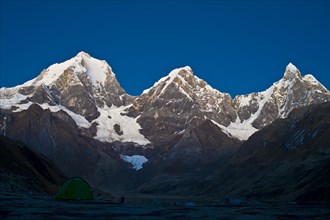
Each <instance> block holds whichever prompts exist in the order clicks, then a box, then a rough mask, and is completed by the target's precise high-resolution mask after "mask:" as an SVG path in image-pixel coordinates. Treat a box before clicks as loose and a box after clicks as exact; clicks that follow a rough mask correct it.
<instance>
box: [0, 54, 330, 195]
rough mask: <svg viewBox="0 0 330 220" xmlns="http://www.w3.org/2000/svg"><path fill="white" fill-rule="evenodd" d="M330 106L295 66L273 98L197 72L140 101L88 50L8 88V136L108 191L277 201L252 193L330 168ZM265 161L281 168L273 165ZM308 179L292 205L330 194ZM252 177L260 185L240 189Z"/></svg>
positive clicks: (177, 72)
mask: <svg viewBox="0 0 330 220" xmlns="http://www.w3.org/2000/svg"><path fill="white" fill-rule="evenodd" d="M329 101H330V92H329V91H328V90H327V89H326V88H325V87H324V86H323V85H322V84H321V83H320V82H318V81H317V80H316V79H315V78H314V77H313V76H312V75H305V76H303V75H302V74H301V73H300V71H299V70H298V69H297V68H296V67H295V66H294V65H293V64H291V63H290V64H288V66H287V67H286V69H285V71H284V75H283V77H282V78H281V79H280V80H279V81H277V82H275V83H274V84H273V85H271V86H270V87H269V88H268V89H266V90H265V91H262V92H256V93H251V94H247V95H238V96H236V97H234V98H232V97H231V96H230V94H228V93H222V92H220V91H218V90H216V89H214V88H212V87H211V86H210V85H208V84H207V82H205V81H204V80H202V79H200V78H198V77H197V76H196V75H195V74H194V73H193V70H192V69H191V68H190V67H189V66H186V67H182V68H177V69H174V70H172V71H171V72H170V73H169V74H168V75H167V76H165V77H163V78H161V79H160V80H159V81H158V82H156V83H155V84H154V85H153V86H152V87H151V88H149V89H146V90H145V91H144V92H143V93H142V94H141V95H139V96H131V95H129V94H127V93H126V92H125V90H124V89H123V88H122V87H121V86H120V84H119V82H118V81H117V79H116V75H115V74H114V72H113V70H112V68H111V67H110V66H109V65H108V63H107V62H106V61H103V60H98V59H95V58H93V57H91V56H90V55H89V54H87V53H85V52H80V53H78V54H77V55H76V56H75V57H73V58H71V59H70V60H67V61H65V62H62V63H59V64H54V65H51V66H49V67H48V68H47V69H45V70H43V71H42V72H41V74H40V75H39V76H37V77H36V78H35V79H32V80H30V81H28V82H26V83H24V84H22V85H19V86H16V87H13V88H0V135H3V136H6V137H8V138H11V139H13V140H17V141H21V142H24V143H25V144H26V145H27V146H29V147H30V149H31V150H32V151H34V152H36V153H40V154H42V155H44V156H45V157H47V158H48V159H49V160H51V161H52V162H53V163H54V164H56V166H58V167H59V169H60V170H61V171H62V172H63V173H64V174H65V175H66V176H76V175H79V176H82V177H84V178H85V179H87V180H88V181H89V182H90V183H91V185H92V186H93V187H95V188H99V189H101V190H104V191H109V192H118V191H128V190H131V191H132V190H133V191H139V192H148V193H175V194H177V193H180V194H191V193H195V194H208V193H215V194H219V195H220V194H221V195H224V194H231V193H235V194H239V195H242V196H251V197H253V196H255V197H258V196H259V197H262V198H268V197H267V195H272V194H271V193H268V192H264V191H262V190H259V191H258V190H256V189H251V186H252V185H255V181H256V180H257V179H258V180H259V178H261V176H265V173H268V171H269V172H270V171H271V170H272V169H273V168H274V167H276V166H278V164H282V163H286V161H287V160H291V157H292V158H294V160H296V161H298V162H297V163H296V164H295V165H297V164H299V166H300V165H301V166H305V165H306V163H307V162H306V161H304V160H302V158H304V159H306V158H307V159H306V160H307V161H308V160H310V161H309V162H310V163H311V164H314V165H315V164H317V165H315V167H317V169H318V172H319V173H321V172H325V171H326V170H327V169H328V168H329V162H328V161H329V160H327V159H326V158H328V157H327V156H328V154H329V152H330V151H329V145H328V144H325V143H329V142H330V140H329V135H324V134H327V133H328V131H329V123H328V120H329V117H328V116H329ZM310 118H312V119H310ZM308 123H312V125H310V124H308ZM322 135H323V136H322ZM319 143H322V144H321V145H319ZM302 152H304V153H302ZM306 152H309V153H310V155H309V154H308V153H306ZM320 152H322V153H320ZM290 155H294V156H290ZM264 158H267V161H272V162H269V164H267V165H264V164H263V162H260V161H263V159H264ZM310 158H312V159H310ZM322 158H323V159H322ZM323 160H324V161H323ZM253 161H254V162H255V163H257V164H258V163H260V164H259V165H260V166H259V165H258V167H257V168H255V167H253V164H254V162H253ZM302 161H303V162H302ZM321 161H323V162H322V163H321ZM309 162H308V163H309ZM308 163H307V164H308ZM295 165H292V166H289V165H288V166H289V167H290V169H289V170H286V169H284V168H285V166H284V165H283V167H284V168H283V169H282V170H281V169H280V168H279V169H278V170H276V171H277V172H278V173H276V172H275V174H274V176H275V177H274V180H272V181H273V182H272V181H270V182H271V183H268V182H267V183H266V182H265V185H267V184H275V182H276V181H275V179H276V176H277V177H278V178H281V177H282V175H284V174H286V173H288V172H290V174H293V173H295V171H296V170H294V168H293V167H295ZM314 165H313V166H312V165H310V166H311V168H310V169H306V172H311V171H310V170H311V169H312V168H313V169H314ZM299 166H298V165H297V168H296V169H298V168H299ZM306 166H309V165H306ZM248 168H249V169H248ZM315 169H316V168H315ZM237 170H238V171H237ZM231 171H233V172H231ZM252 171H253V173H252ZM306 172H301V174H300V176H298V177H297V179H299V178H300V179H299V181H301V184H307V185H306V186H305V185H304V186H303V187H301V188H299V190H300V191H299V190H296V191H299V192H300V194H299V193H297V194H295V195H292V196H291V197H290V196H288V197H281V198H282V199H284V200H285V199H288V200H289V199H299V198H309V196H310V195H309V194H308V193H307V192H311V191H312V190H314V191H315V190H319V189H320V187H321V188H322V187H323V189H327V190H328V189H329V186H328V185H326V184H325V185H324V184H323V185H322V184H321V181H320V180H318V182H315V183H305V182H306V181H304V180H302V177H303V176H304V175H305V174H306ZM319 173H318V174H319ZM243 174H244V175H252V176H253V178H251V177H250V176H244V175H243ZM297 175H298V174H297ZM224 177H226V180H225V181H224V180H223V178H224ZM238 177H239V178H238ZM243 178H245V179H246V180H249V181H250V182H249V181H247V183H246V185H245V186H242V187H241V188H240V190H237V188H235V189H234V186H235V184H236V185H240V183H239V181H243ZM313 178H314V176H311V177H310V179H309V180H310V181H311V180H312V179H313ZM270 179H271V178H270ZM314 179H315V178H314ZM290 180H291V181H293V180H296V179H294V178H290ZM299 181H298V180H297V182H299ZM315 181H316V180H315ZM192 183H196V184H194V185H192ZM219 183H223V184H219ZM262 183H263V182H262V180H260V182H259V184H262ZM290 183H291V182H290ZM285 184H287V185H288V184H289V183H287V182H285V181H284V182H283V185H282V188H281V189H278V190H279V191H278V192H279V194H281V195H282V194H283V192H286V191H285V190H284V189H283V188H284V186H285ZM297 184H298V183H297ZM313 184H314V185H313ZM320 184H321V185H320ZM222 186H223V187H222ZM267 186H268V185H267ZM249 187H250V188H249ZM269 187H271V185H269ZM308 187H309V188H308ZM220 188H221V189H220ZM265 188H266V187H265ZM242 190H244V193H242ZM281 190H282V191H281ZM296 191H295V192H296ZM246 192H249V193H246ZM326 192H329V191H326ZM258 193H259V194H258ZM267 193H268V194H267ZM260 194H262V195H263V196H260ZM327 195H329V194H327ZM325 199H326V198H325Z"/></svg>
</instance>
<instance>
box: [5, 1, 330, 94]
mask: <svg viewBox="0 0 330 220" xmlns="http://www.w3.org/2000/svg"><path fill="white" fill-rule="evenodd" d="M329 11H330V3H329V1H316V0H314V1H313V0H310V1H229V0H228V1H202V0H200V1H196V0H195V1H174V0H173V1H97V0H96V1H95V0H94V1H86V0H85V1H27V0H23V1H15V0H1V13H0V14H1V15H0V16H1V31H0V34H1V39H0V43H1V44H0V52H1V53H0V55H1V63H0V64H1V65H0V66H1V78H0V87H4V86H5V87H10V86H15V85H18V84H22V83H23V82H25V81H27V80H30V79H32V78H34V77H36V76H37V75H39V73H40V72H41V71H42V70H43V69H45V68H47V67H48V66H49V65H51V64H53V63H56V62H62V61H65V60H67V59H69V58H71V57H73V56H75V55H76V54H77V53H78V52H79V51H85V52H88V53H89V54H91V55H92V56H93V57H95V58H99V59H104V60H106V61H108V63H109V64H110V65H111V66H112V68H113V70H114V72H115V73H116V75H117V79H118V80H119V82H120V84H121V85H122V87H123V88H124V89H125V90H126V91H127V92H128V93H129V94H132V95H139V94H140V93H141V92H142V91H143V90H144V89H146V88H149V87H150V86H152V85H153V84H154V82H156V81H157V80H158V79H159V78H160V77H162V76H165V75H167V74H168V73H169V72H170V71H171V70H172V69H174V68H177V67H181V66H185V65H189V66H191V67H192V69H193V71H194V72H195V74H196V75H197V76H199V77H200V78H202V79H204V80H205V81H207V82H208V83H209V84H210V85H211V86H212V87H214V88H216V89H218V90H220V91H221V92H228V93H230V94H231V95H232V96H235V95H237V94H246V93H250V92H257V91H262V90H265V89H266V88H268V87H269V86H270V85H271V84H272V83H273V82H275V81H277V80H279V79H280V78H281V77H282V74H283V72H284V70H285V67H286V65H287V64H288V63H289V62H292V63H293V64H295V65H296V66H297V67H298V68H299V69H300V71H301V72H302V73H303V74H307V73H312V74H313V75H314V76H315V77H316V78H317V79H318V80H319V81H320V82H321V83H322V84H323V85H324V86H326V87H327V88H328V89H329V88H330V70H329V68H330V67H329V65H330V64H329V60H330V46H329V41H330V35H329V32H330V31H329V29H330V24H329V22H330V15H329V14H330V12H329Z"/></svg>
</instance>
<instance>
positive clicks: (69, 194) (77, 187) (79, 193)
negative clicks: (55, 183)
mask: <svg viewBox="0 0 330 220" xmlns="http://www.w3.org/2000/svg"><path fill="white" fill-rule="evenodd" d="M55 199H66V200H93V199H94V197H93V193H92V189H91V187H90V186H89V185H88V183H87V182H86V181H85V180H83V179H82V178H80V177H72V178H70V179H68V180H66V181H65V182H64V184H63V185H62V186H61V187H60V189H59V190H58V191H57V193H56V195H55Z"/></svg>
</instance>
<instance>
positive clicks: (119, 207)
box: [0, 194, 330, 220]
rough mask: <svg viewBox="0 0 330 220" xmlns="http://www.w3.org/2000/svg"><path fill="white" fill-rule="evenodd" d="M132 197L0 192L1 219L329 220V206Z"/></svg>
mask: <svg viewBox="0 0 330 220" xmlns="http://www.w3.org/2000/svg"><path fill="white" fill-rule="evenodd" d="M233 201H234V202H233V203H232V204H228V203H227V204H225V203H224V202H223V201H212V202H206V200H205V199H199V198H196V199H195V200H194V198H193V197H192V198H185V199H179V197H166V198H159V197H153V198H138V197H130V198H127V199H126V202H125V203H124V204H112V203H110V202H107V201H103V200H101V199H96V200H95V201H58V200H54V199H52V198H48V197H31V196H30V197H24V196H17V195H8V194H7V195H0V219H22V220H23V219H24V220H25V219H35V220H38V219H125V220H126V219H127V220H129V219H144V220H146V219H240V220H243V219H244V220H247V219H263V220H268V219H330V205H329V204H322V205H315V204H314V205H311V204H309V205H298V204H295V203H286V204H276V205H275V204H265V203H258V202H246V201H244V202H240V201H239V200H233Z"/></svg>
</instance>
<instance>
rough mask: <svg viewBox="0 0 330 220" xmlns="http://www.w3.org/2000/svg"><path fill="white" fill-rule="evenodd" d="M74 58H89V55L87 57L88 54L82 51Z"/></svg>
mask: <svg viewBox="0 0 330 220" xmlns="http://www.w3.org/2000/svg"><path fill="white" fill-rule="evenodd" d="M75 57H85V58H91V55H89V53H86V52H84V51H80V52H79V53H78V54H77V55H76V56H75Z"/></svg>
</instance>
